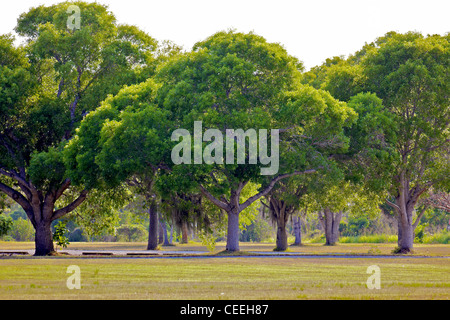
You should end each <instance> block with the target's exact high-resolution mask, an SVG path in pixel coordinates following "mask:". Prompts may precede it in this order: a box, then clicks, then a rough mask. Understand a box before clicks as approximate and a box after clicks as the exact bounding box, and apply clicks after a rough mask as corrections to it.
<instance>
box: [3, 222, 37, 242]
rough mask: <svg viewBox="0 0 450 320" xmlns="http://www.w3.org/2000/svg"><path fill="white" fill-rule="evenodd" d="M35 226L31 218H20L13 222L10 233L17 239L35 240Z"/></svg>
mask: <svg viewBox="0 0 450 320" xmlns="http://www.w3.org/2000/svg"><path fill="white" fill-rule="evenodd" d="M34 233H35V231H34V228H33V225H32V224H31V222H30V221H29V220H25V219H22V218H18V219H17V220H15V221H14V222H13V226H12V228H11V231H10V232H9V235H10V236H11V237H13V238H14V240H16V241H33V240H34Z"/></svg>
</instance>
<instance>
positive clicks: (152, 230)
mask: <svg viewBox="0 0 450 320" xmlns="http://www.w3.org/2000/svg"><path fill="white" fill-rule="evenodd" d="M148 213H149V222H150V223H149V228H148V245H147V250H157V249H158V211H157V206H156V202H155V200H151V202H150V208H149V209H148Z"/></svg>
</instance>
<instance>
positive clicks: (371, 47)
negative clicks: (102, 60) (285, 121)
mask: <svg viewBox="0 0 450 320" xmlns="http://www.w3.org/2000/svg"><path fill="white" fill-rule="evenodd" d="M449 39H450V36H449V35H446V36H440V35H430V36H423V35H421V34H420V33H415V32H409V33H406V34H398V33H395V32H390V33H388V34H386V35H385V36H383V37H380V38H378V39H377V40H376V41H375V42H374V43H371V44H368V45H366V46H364V48H363V49H362V50H360V51H359V52H357V53H356V54H354V55H352V56H350V57H349V59H348V60H347V64H345V63H341V64H340V65H339V66H338V67H333V71H332V72H330V70H328V71H327V75H326V76H324V77H323V78H324V79H325V80H324V84H323V87H325V88H328V89H330V90H331V91H332V92H334V94H335V96H336V97H338V98H343V99H345V98H348V96H349V94H348V92H352V93H353V94H356V93H358V92H372V93H374V94H376V96H377V97H378V98H380V99H381V101H380V103H375V104H374V103H373V102H374V99H373V98H370V99H369V98H368V96H367V95H366V96H365V97H364V96H361V95H360V96H359V97H358V96H356V97H355V98H353V99H354V104H355V105H358V106H359V108H360V109H361V111H362V112H363V113H364V114H365V120H367V122H365V123H364V122H362V121H360V122H359V128H360V129H364V128H366V129H367V128H373V130H372V131H371V132H367V131H366V134H365V135H359V138H358V137H357V136H355V137H356V141H360V142H361V141H362V139H361V137H362V138H363V139H366V141H365V145H360V149H359V151H357V152H355V154H357V158H355V159H358V160H360V161H359V163H360V164H362V165H363V167H364V168H365V169H364V170H365V171H364V173H363V175H364V178H365V180H366V181H368V182H369V183H370V184H372V186H376V187H377V188H381V189H382V188H384V190H385V191H387V192H388V196H387V198H386V201H387V202H388V203H389V205H390V206H392V208H393V209H394V212H395V215H396V218H397V221H398V226H399V240H398V246H399V252H409V251H411V249H413V241H414V228H415V226H417V221H418V220H416V221H415V220H414V215H413V213H414V210H415V206H416V204H417V203H418V201H419V199H420V197H422V196H425V195H426V193H427V192H428V191H429V190H430V189H431V188H433V189H434V190H436V191H439V190H442V191H447V192H448V189H449V185H450V178H449V177H450V161H449V159H450V130H449V125H450V121H449V119H450V108H449V83H450V81H449V80H450V79H449V61H450V59H449V58H450V46H449ZM341 76H342V77H341ZM342 78H346V79H350V80H348V81H347V82H346V83H347V84H348V86H349V87H350V88H351V90H348V89H347V90H340V89H339V83H341V81H340V80H341V79H342ZM358 100H359V101H358ZM363 100H365V102H364V101H363ZM364 104H365V106H364ZM371 106H372V107H374V108H370V107H371ZM386 117H387V118H388V119H389V120H390V121H387V120H386ZM377 118H378V119H380V120H381V121H380V122H378V123H375V122H374V119H377ZM361 132H363V131H361ZM354 151H355V150H354ZM373 182H375V183H373Z"/></svg>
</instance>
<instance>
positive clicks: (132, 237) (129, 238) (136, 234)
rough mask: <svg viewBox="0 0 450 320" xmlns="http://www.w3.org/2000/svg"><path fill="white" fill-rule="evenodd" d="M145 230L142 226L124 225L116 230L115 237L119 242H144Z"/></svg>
mask: <svg viewBox="0 0 450 320" xmlns="http://www.w3.org/2000/svg"><path fill="white" fill-rule="evenodd" d="M146 233H147V230H146V229H145V228H144V226H142V225H138V224H125V225H122V226H120V227H119V228H117V237H118V239H119V241H125V242H137V241H144V240H145V236H146Z"/></svg>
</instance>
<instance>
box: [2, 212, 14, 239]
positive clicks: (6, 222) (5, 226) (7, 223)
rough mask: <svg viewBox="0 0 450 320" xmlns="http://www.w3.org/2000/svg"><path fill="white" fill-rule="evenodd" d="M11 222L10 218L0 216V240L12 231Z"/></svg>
mask: <svg viewBox="0 0 450 320" xmlns="http://www.w3.org/2000/svg"><path fill="white" fill-rule="evenodd" d="M12 225H13V220H12V219H11V217H5V216H3V215H0V238H1V237H3V236H5V235H6V234H8V232H9V231H10V230H11V229H12Z"/></svg>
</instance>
